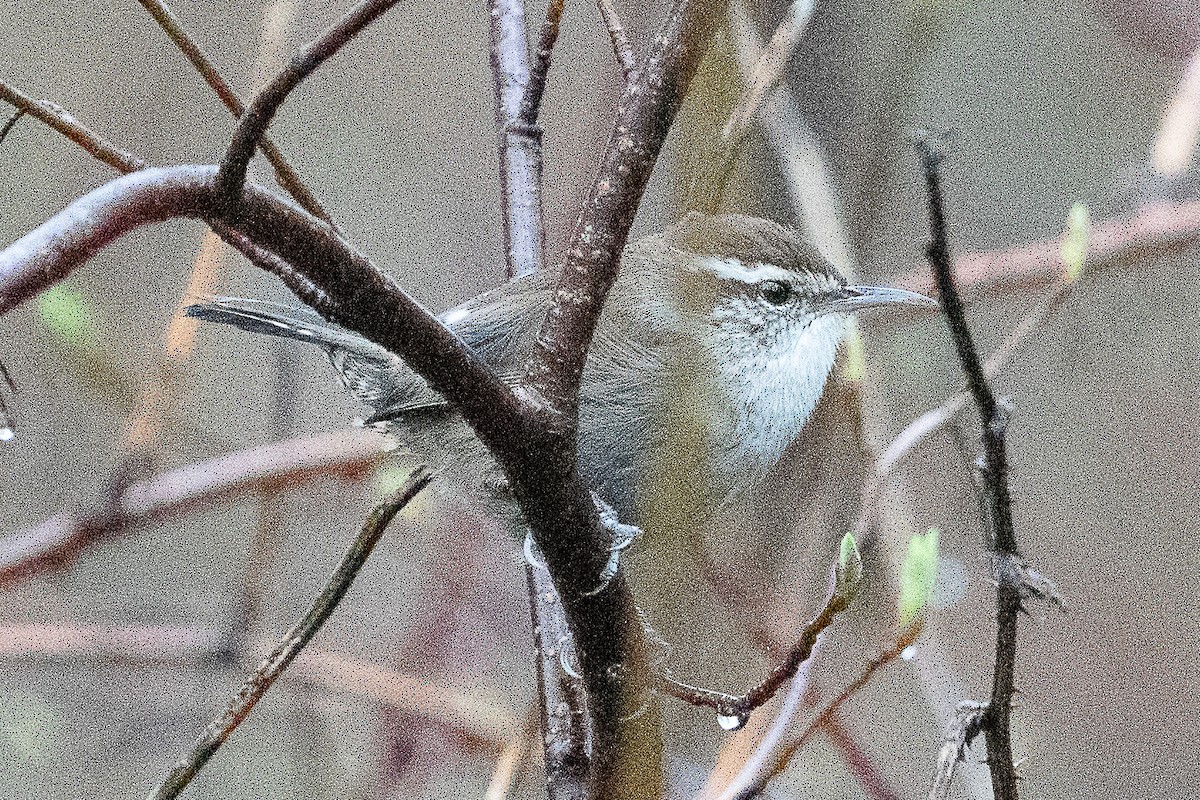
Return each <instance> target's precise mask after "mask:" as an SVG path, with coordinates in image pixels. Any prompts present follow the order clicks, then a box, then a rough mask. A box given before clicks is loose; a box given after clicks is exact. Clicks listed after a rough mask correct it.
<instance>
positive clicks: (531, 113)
mask: <svg viewBox="0 0 1200 800" xmlns="http://www.w3.org/2000/svg"><path fill="white" fill-rule="evenodd" d="M565 6H566V0H550V2H549V3H548V4H547V5H546V19H545V20H543V22H542V30H541V32H540V33H539V34H538V46H537V52H536V53H534V59H533V67H532V68H531V69H530V70H529V79H528V81H527V82H526V84H525V95H524V96H523V97H522V98H521V111H520V113H519V114H518V115H517V117H518V118H519V119H520V120H521V121H522V122H524V123H525V124H527V125H533V124H535V123H536V122H537V118H538V113H539V112H540V111H541V108H542V95H543V93H545V91H546V77H547V76H548V74H549V72H550V56H551V54H552V53H553V52H554V45H555V43H556V42H557V41H558V29H559V27H560V26H561V24H562V15H563V8H564V7H565Z"/></svg>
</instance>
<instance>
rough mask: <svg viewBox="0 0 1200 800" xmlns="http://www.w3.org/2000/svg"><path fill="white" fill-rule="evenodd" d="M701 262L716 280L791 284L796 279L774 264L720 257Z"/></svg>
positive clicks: (790, 272) (790, 271) (793, 273)
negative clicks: (751, 262)
mask: <svg viewBox="0 0 1200 800" xmlns="http://www.w3.org/2000/svg"><path fill="white" fill-rule="evenodd" d="M701 261H702V263H703V264H704V268H705V269H708V270H711V271H712V272H713V273H714V274H716V276H717V277H718V278H723V279H725V280H731V281H740V282H741V283H761V282H762V281H784V282H785V283H791V282H792V281H794V280H795V279H796V273H795V272H793V271H792V270H790V269H784V268H783V267H777V266H775V265H774V264H764V263H761V262H760V263H754V264H746V262H744V261H742V260H740V259H737V258H721V257H720V256H705V257H704V258H703V259H701Z"/></svg>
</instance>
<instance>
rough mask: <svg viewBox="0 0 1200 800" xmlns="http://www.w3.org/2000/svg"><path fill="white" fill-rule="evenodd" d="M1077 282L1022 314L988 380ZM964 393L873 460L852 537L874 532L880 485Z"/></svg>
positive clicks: (940, 425)
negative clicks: (1022, 317) (873, 464)
mask: <svg viewBox="0 0 1200 800" xmlns="http://www.w3.org/2000/svg"><path fill="white" fill-rule="evenodd" d="M1078 285H1079V284H1078V281H1066V280H1064V281H1063V282H1061V283H1060V284H1059V285H1058V286H1056V287H1054V288H1053V289H1052V290H1050V291H1049V292H1047V293H1046V295H1045V296H1044V297H1043V298H1042V299H1041V300H1040V301H1039V302H1038V304H1037V305H1036V306H1034V307H1033V308H1032V309H1031V310H1030V311H1029V313H1028V314H1026V315H1025V317H1024V319H1022V320H1021V321H1020V322H1019V323H1017V325H1016V326H1014V327H1013V329H1012V330H1010V331H1009V332H1008V335H1007V336H1006V337H1004V341H1003V342H1001V343H1000V345H999V346H998V347H997V348H996V349H995V350H993V351H992V353H991V355H989V356H988V358H987V360H986V361H984V362H983V372H984V374H985V375H986V376H987V378H988V379H989V380H994V379H995V378H996V376H997V375H999V374H1000V373H1001V372H1003V371H1004V369H1005V368H1007V367H1008V365H1009V364H1010V363H1011V362H1012V360H1013V358H1014V357H1015V356H1016V355H1017V354H1018V353H1019V352H1021V349H1022V348H1023V347H1024V345H1025V344H1026V343H1027V342H1028V341H1029V337H1030V335H1031V334H1032V333H1033V332H1034V331H1036V330H1037V329H1038V328H1040V327H1041V326H1042V325H1043V324H1044V323H1045V321H1046V320H1047V318H1049V316H1050V315H1051V314H1052V313H1054V311H1056V310H1057V309H1058V308H1060V307H1061V306H1062V304H1063V303H1064V302H1066V300H1067V298H1068V297H1070V296H1071V295H1072V294H1073V292H1074V290H1075V288H1076V287H1077V286H1078ZM970 399H971V398H970V395H969V393H967V392H965V391H964V392H959V393H958V394H955V395H952V396H950V397H948V398H946V400H945V401H943V402H942V403H941V405H939V406H937V407H935V408H931V409H930V410H928V411H926V412H924V413H923V414H920V415H919V416H917V417H916V418H915V419H913V420H912V421H911V422H909V423H908V425H906V426H905V427H904V429H903V430H901V431H900V432H899V433H898V434H896V435H895V436H894V437H893V438H892V441H891V442H890V443H889V444H888V446H887V448H886V449H885V450H884V451H883V453H882V454H880V456H879V457H878V458H877V459H876V461H875V466H874V468H873V470H872V472H871V475H870V477H869V478H868V479H867V481H866V482H865V483H864V484H863V488H862V502H861V504H860V506H859V510H858V518H857V519H856V521H855V523H854V537H855V539H857V540H858V541H860V542H862V541H865V540H867V538H868V537H869V536H870V535H871V532H872V530H873V529H874V526H875V523H876V521H877V518H878V513H879V501H880V497H881V495H882V492H883V486H884V484H885V483H886V482H887V480H888V478H890V477H891V476H892V474H893V473H895V471H896V469H897V468H898V467H899V466H900V465H901V464H902V463H903V462H904V460H905V459H906V458H907V457H908V456H909V455H910V454H911V453H912V452H913V451H914V450H915V449H916V448H917V447H918V446H919V445H920V444H921V443H922V442H925V441H928V439H929V438H930V437H931V436H933V435H934V434H936V433H938V432H939V431H942V430H945V428H946V426H947V425H949V424H950V423H951V422H952V421H953V420H954V418H955V416H957V414H958V413H959V412H960V411H961V410H962V409H963V408H964V407H965V406H966V404H967V402H968V401H969V400H970Z"/></svg>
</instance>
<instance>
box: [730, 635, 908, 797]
mask: <svg viewBox="0 0 1200 800" xmlns="http://www.w3.org/2000/svg"><path fill="white" fill-rule="evenodd" d="M921 628H922V625H921V622H920V621H919V620H918V621H917V622H914V623H913V624H912V625H909V626H908V627H907V628H906V629H905V630H904V631H903V633H901V634H900V637H899V638H898V639H897V640H896V641H895V642H893V643H892V645H891V646H890V647H889V648H888V649H887V650H884V651H883V652H882V653H880V654H879V655H878V656H876V657H875V658H873V659H871V660H870V661H869V662H867V665H866V667H864V668H863V671H862V673H861V674H860V675H859V676H858V678H856V679H855V680H854V681H853V682H852V683H850V684H849V685H848V686H846V687H845V688H844V689H842V691H840V692H838V694H837V696H836V697H834V698H832V699H831V700H829V702H827V703H826V704H825V705H824V706H823V707H822V708H821V711H820V712H818V713H817V715H816V716H815V717H813V718H812V720H811V721H810V722H809V723H808V725H807V726H806V727H805V728H804V730H802V731H801V732H800V733H799V734H798V735H796V736H795V738H793V739H792V740H791V741H790V742H789V743H788V744H787V745H786V746H785V747H783V748H782V749H780V750H779V752H778V753H777V754H776V755H775V758H774V759H773V762H772V763H771V764H770V765H769V766H768V767H767V768H765V769H761V770H759V771H758V772H757V774H755V775H753V776H747V777H748V779H747V780H741V781H735V782H734V783H733V784H731V785H730V787H729V789H727V790H726V791H725V793H724V794H722V795H721V800H752V799H753V798H756V797H759V796H761V795H762V793H763V791H764V790H765V789H766V787H767V783H769V782H770V781H771V779H772V778H774V777H775V776H777V775H779V774H780V773H781V772H783V770H784V769H786V768H787V765H788V764H789V763H791V760H792V759H793V758H795V756H796V754H797V753H799V752H800V750H801V749H802V748H803V747H804V745H805V744H807V743H808V741H809V740H810V739H811V738H812V736H813V734H815V733H816V732H817V731H818V730H820V729H821V728H823V727H824V726H825V725H826V723H827V721H828V720H829V719H830V718H831V717H833V716H834V715H835V714H837V713H838V712H839V711H840V710H841V708H842V706H844V705H845V704H846V703H847V702H848V701H849V700H850V699H851V698H853V697H854V696H855V695H857V694H858V693H859V692H860V691H862V690H863V688H864V687H865V686H867V684H869V683H870V682H871V680H872V679H873V678H874V677H875V675H876V674H877V673H878V672H879V670H881V669H883V668H884V667H886V666H887V665H888V664H891V663H892V662H894V661H896V660H897V659H898V658H900V655H901V654H902V653H903V652H904V650H905V648H907V647H908V646H909V645H911V644H912V643H913V642H915V641H916V640H917V637H918V636H920V634H921ZM739 777H741V776H739Z"/></svg>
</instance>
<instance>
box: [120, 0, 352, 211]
mask: <svg viewBox="0 0 1200 800" xmlns="http://www.w3.org/2000/svg"><path fill="white" fill-rule="evenodd" d="M138 2H139V3H141V4H142V8H144V9H146V11H147V12H148V13H149V14H150V16H151V17H153V18H154V21H155V22H157V23H158V25H159V27H160V28H162V29H163V32H164V33H165V34H167V37H168V38H170V40H171V41H172V42H174V43H175V46H176V47H178V48H179V51H180V52H181V53H183V54H184V56H186V57H187V60H188V61H190V62H191V64H192V66H193V67H195V69H196V72H198V73H200V77H201V78H203V79H204V82H205V83H207V84H208V85H209V87H210V88H211V89H212V90H213V92H215V93H216V95H217V97H218V98H219V99H220V100H221V102H222V103H223V104H224V105H225V107H226V108H227V109H229V113H230V114H232V115H233V117H234V119H238V118H240V117H241V116H242V115H243V114H245V113H246V106H245V104H244V103H242V101H241V100H240V99H239V98H238V96H237V94H236V93H235V92H234V91H233V87H231V86H230V85H229V83H228V82H227V81H226V80H225V78H223V77H222V76H221V73H220V71H219V70H218V69H217V67H216V65H215V64H213V63H212V59H210V58H209V57H208V54H207V53H205V52H204V49H203V48H201V47H200V45H199V44H197V43H196V40H195V39H193V38H192V37H191V35H190V34H189V33H188V32H187V29H185V28H184V27H183V23H181V22H180V21H179V18H178V17H176V16H175V14H174V12H172V11H171V9H170V8H169V7H168V6H167V4H166V3H164V2H162V0H138ZM258 146H259V149H261V150H262V154H263V155H264V156H265V157H266V159H267V161H268V162H269V163H270V164H271V167H272V168H273V169H274V170H275V178H276V180H278V181H279V185H280V186H282V187H283V189H284V191H286V192H287V193H288V194H289V195H291V196H292V199H294V200H295V201H296V202H297V203H298V204H299V205H300V207H301V208H303V209H304V210H305V211H307V212H308V213H310V214H312V215H313V216H314V217H316V218H317V219H322V220H325V221H326V222H328V223H329V224H330V225H333V224H334V222H333V219H332V218H331V217H330V216H329V212H328V211H326V210H325V207H324V206H323V205H321V201H320V200H318V199H317V197H316V195H314V194H313V193H312V191H311V190H310V189H309V188H308V186H306V185H305V183H304V181H303V180H301V178H300V176H299V174H297V172H296V170H295V168H294V167H293V166H292V165H291V164H289V163H288V160H287V159H286V158H284V155H283V153H282V152H280V150H279V148H278V147H276V146H275V143H274V142H272V141H271V139H270V137H268V136H267V135H266V134H263V137H262V141H261V142H259V145H258Z"/></svg>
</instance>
